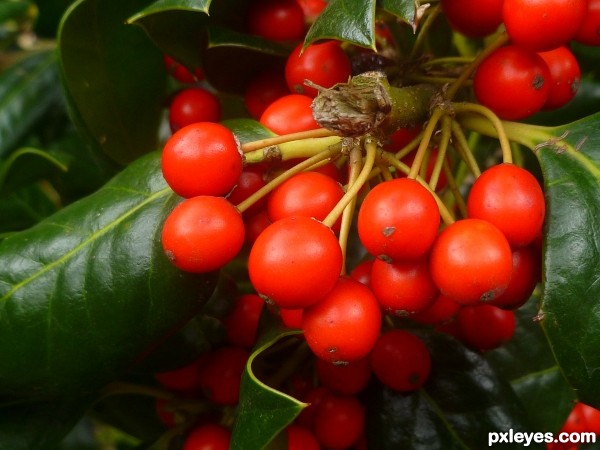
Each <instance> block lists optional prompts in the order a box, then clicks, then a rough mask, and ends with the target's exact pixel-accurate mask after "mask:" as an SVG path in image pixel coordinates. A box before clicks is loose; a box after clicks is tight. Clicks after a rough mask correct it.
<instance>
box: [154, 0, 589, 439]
mask: <svg viewBox="0 0 600 450" xmlns="http://www.w3.org/2000/svg"><path fill="white" fill-rule="evenodd" d="M533 3H535V2H528V1H525V0H504V1H501V0H498V1H496V2H481V1H479V2H477V1H475V2H474V1H469V0H461V1H456V0H454V1H445V0H442V2H441V4H442V7H443V10H444V12H445V14H446V16H447V18H448V21H449V23H450V24H451V26H452V27H454V28H455V29H456V30H457V31H459V32H461V33H464V34H466V35H468V36H475V37H482V36H487V35H488V34H490V33H492V32H494V31H496V30H497V29H498V27H500V26H501V24H504V26H505V27H506V30H507V33H508V36H509V39H510V40H511V43H510V44H509V45H506V46H503V47H500V48H499V49H497V50H496V51H494V52H493V53H491V54H489V55H488V56H487V57H486V59H485V60H484V61H483V62H482V63H481V64H480V66H479V69H478V70H477V72H476V73H475V75H474V92H475V95H476V97H477V98H478V100H479V102H480V103H481V104H483V105H484V106H488V107H489V108H490V109H492V110H493V111H494V112H495V113H496V114H497V115H498V116H500V117H501V118H505V119H522V118H524V117H527V116H529V115H531V114H533V113H535V112H537V111H539V110H540V109H542V108H556V107H559V106H562V105H564V104H565V103H566V102H567V101H568V100H570V99H571V98H572V97H573V96H574V94H575V92H576V89H577V85H578V82H579V68H578V66H577V62H576V60H575V59H574V57H572V54H571V53H570V51H569V50H568V47H567V44H568V42H569V41H570V40H573V39H578V40H581V41H582V42H586V40H587V41H588V42H589V40H590V39H592V38H591V37H590V36H589V33H590V32H589V31H586V30H588V29H589V28H590V26H589V25H587V24H586V21H589V20H596V21H597V18H596V14H595V13H594V14H592V13H590V14H588V15H587V16H593V19H589V18H585V17H587V16H586V11H588V8H589V11H595V9H594V8H595V5H596V3H598V2H596V1H594V0H589V1H585V0H581V1H575V2H570V3H569V4H571V3H573V4H577V7H572V8H571V7H570V6H569V7H566V6H563V7H562V12H560V11H558V12H557V14H558V17H560V21H561V27H559V28H561V30H563V29H564V28H571V31H569V32H568V33H567V32H566V31H565V32H564V33H561V37H560V38H559V37H557V36H558V34H557V33H555V29H554V28H553V26H549V25H544V26H543V27H541V28H540V27H537V26H536V23H533V22H531V20H535V17H536V15H535V11H533V10H532V11H531V12H530V13H526V14H524V15H518V16H517V14H516V12H515V11H519V13H521V12H522V10H523V9H524V8H526V7H530V4H533ZM558 3H560V2H558ZM563 3H564V2H563ZM256 5H257V6H256V8H255V9H252V10H251V11H250V12H249V14H248V18H247V27H248V31H249V32H250V33H253V34H256V35H260V36H261V37H263V38H266V39H271V40H274V41H279V42H288V43H289V42H296V41H301V40H302V39H303V37H304V36H305V33H306V24H307V23H308V22H310V21H311V20H314V17H315V16H316V15H317V14H318V12H319V11H320V9H322V8H323V7H324V6H325V3H323V2H322V1H314V2H309V1H300V0H297V1H296V0H277V1H275V0H265V1H263V2H257V3H256ZM315 5H316V7H315ZM476 8H478V9H476ZM466 9H468V10H471V11H475V10H477V11H479V9H481V11H479V12H478V13H473V14H464V11H465V10H466ZM307 11H308V12H307ZM582 11H583V12H582ZM492 12H493V14H492ZM552 12H554V11H552ZM567 13H569V14H579V15H578V16H577V17H575V16H573V20H570V19H565V14H567ZM568 17H569V18H570V17H571V15H569V16H568ZM473 19H475V20H476V22H474V21H473ZM526 19H527V20H526ZM540 20H541V19H540ZM543 20H551V18H550V19H549V18H547V17H544V19H543ZM557 20H558V19H557ZM278 21H281V22H278ZM527 21H529V22H527ZM566 21H568V22H569V25H571V24H575V23H577V25H576V26H575V25H573V27H565V26H562V25H564V22H566ZM544 23H546V22H544ZM276 24H277V25H276ZM556 27H558V25H556ZM596 28H597V27H596ZM596 28H595V29H596ZM527 30H529V31H528V33H527V32H525V31H527ZM544 30H548V33H542V31H544ZM563 31H564V30H563ZM528 34H529V35H531V36H534V37H535V38H536V39H537V40H536V41H528V38H527V36H528ZM545 34H546V35H547V36H546V38H545V40H543V38H542V37H541V36H544V35H545ZM594 39H596V40H597V36H596V37H595V38H594ZM541 40H543V42H542V41H541ZM594 44H595V45H596V44H598V43H597V42H594ZM301 50H302V43H301V42H299V43H298V44H297V45H296V46H295V48H294V49H293V50H292V51H291V52H290V55H289V57H288V59H287V62H286V64H285V67H284V68H280V69H274V68H269V69H268V70H266V71H265V72H262V73H259V74H256V77H255V78H254V79H253V80H252V81H251V82H250V83H249V84H248V86H247V89H246V91H245V96H244V100H245V105H246V108H247V110H248V115H249V116H251V117H253V118H254V119H256V120H257V121H259V122H260V123H261V124H262V125H263V126H264V127H266V128H267V129H268V130H270V131H271V132H273V133H274V134H276V135H285V134H289V133H295V132H299V131H308V130H313V129H317V128H319V125H318V124H317V123H316V122H315V120H314V118H313V115H312V110H311V105H312V102H313V99H314V98H315V97H316V96H317V94H318V92H317V91H316V90H315V89H314V88H313V87H311V86H307V85H306V84H305V83H304V81H305V80H307V79H308V80H311V81H312V82H313V83H315V84H316V85H319V86H322V87H331V86H333V85H335V84H336V83H341V82H346V81H347V80H348V77H350V76H351V75H352V64H351V61H350V58H349V57H348V55H347V52H346V51H345V50H344V49H343V48H342V46H341V45H340V43H338V42H335V41H328V42H323V43H317V44H312V45H309V46H308V47H306V48H305V49H304V50H303V51H301ZM567 53H568V55H567ZM573 61H574V62H573ZM167 62H168V65H167V67H168V68H169V71H170V73H172V74H173V75H174V76H175V77H177V79H178V80H179V81H181V82H182V83H195V84H194V86H188V87H186V88H184V89H182V90H181V91H180V92H179V93H178V94H177V95H176V96H175V97H174V98H173V100H172V103H171V104H170V124H171V130H172V132H173V134H172V136H171V137H170V138H169V139H168V140H167V142H166V144H165V146H164V149H163V154H162V171H163V175H164V178H165V180H166V181H167V183H168V184H169V186H170V187H171V188H172V190H173V191H174V192H175V193H176V194H178V195H179V196H180V197H182V198H183V201H181V202H180V203H179V204H178V205H177V206H176V207H175V208H174V209H173V211H172V212H171V213H170V214H169V216H168V217H167V219H166V221H165V223H164V227H163V231H162V245H163V247H164V250H165V253H166V255H167V256H168V258H169V259H170V260H171V261H172V262H173V264H174V265H176V266H177V267H179V268H180V269H182V270H185V271H189V272H195V273H206V272H211V271H217V270H219V269H222V268H223V267H225V266H226V265H227V264H229V263H230V262H231V261H232V260H234V259H235V258H236V257H238V256H239V255H242V256H243V258H245V261H244V262H245V263H246V264H247V274H248V277H249V280H250V282H251V286H252V292H246V293H244V294H242V295H239V296H238V298H237V299H236V302H235V306H234V310H233V311H231V313H230V314H229V315H228V317H227V318H225V319H224V320H223V323H224V325H225V327H226V330H227V337H228V339H227V345H224V346H222V347H219V348H218V349H215V350H213V351H211V352H209V354H207V355H204V356H203V357H202V358H201V359H199V360H198V361H195V362H194V363H193V364H191V365H189V366H186V367H184V368H182V369H179V370H176V371H172V372H167V373H163V374H157V380H158V381H159V382H160V383H161V384H162V385H163V386H165V387H166V388H168V389H171V390H173V391H175V392H177V393H178V394H180V395H182V396H184V397H185V396H189V395H192V396H194V397H197V396H203V397H205V398H206V399H207V400H209V401H210V402H212V403H213V404H215V405H218V406H222V407H227V406H233V405H235V404H237V401H238V396H239V388H240V386H239V383H240V379H241V376H242V372H243V371H244V367H245V365H246V363H247V361H248V358H249V357H250V351H251V348H252V346H253V345H254V343H255V339H256V330H257V327H258V321H259V318H260V316H261V314H265V313H267V314H275V315H277V316H278V317H279V318H280V319H281V322H282V323H283V325H285V326H287V327H290V328H297V329H300V330H302V339H304V341H305V343H306V345H307V346H308V347H309V349H310V350H311V352H312V354H314V355H315V356H316V358H315V359H314V368H315V371H316V373H317V375H318V377H317V378H318V383H316V386H315V385H314V383H313V384H310V383H309V384H308V385H304V387H303V388H298V387H296V388H295V389H290V394H292V395H295V396H296V397H297V398H299V399H300V400H302V401H306V402H307V403H309V404H310V405H311V406H310V407H308V408H306V409H305V410H304V411H303V412H302V414H301V415H300V416H299V417H298V418H297V420H296V421H295V422H294V423H293V424H291V425H290V426H289V427H288V428H287V429H286V432H287V434H288V442H289V448H290V449H292V448H308V449H318V448H320V447H325V448H329V449H344V448H350V447H352V446H354V448H357V449H360V448H365V445H366V444H365V442H364V433H363V430H364V423H365V411H364V406H363V405H362V404H361V402H360V400H359V396H358V394H359V393H360V392H361V391H362V390H363V389H365V387H366V386H367V384H368V383H369V381H370V380H371V379H372V378H375V379H376V380H377V381H378V382H380V383H381V384H383V385H385V386H386V387H388V388H389V389H392V390H395V391H398V392H411V391H414V390H416V389H419V388H420V387H421V386H422V385H423V384H424V383H425V382H426V381H427V378H428V376H429V374H430V370H431V364H432V361H431V357H430V354H429V350H428V348H427V346H426V344H425V342H424V341H423V340H422V339H421V338H420V337H418V334H417V333H414V332H411V331H408V330H406V329H400V328H396V327H393V326H390V323H393V320H390V321H389V323H388V322H386V321H385V320H384V319H388V318H390V319H394V320H395V319H397V318H402V319H408V320H410V321H413V322H415V323H417V324H419V325H421V326H423V325H424V326H426V327H435V328H436V329H437V330H440V331H443V332H448V333H451V334H452V335H454V336H455V337H457V338H458V339H460V340H462V341H463V342H464V343H465V344H466V345H467V346H469V347H471V348H473V349H475V350H479V351H486V350H490V349H494V348H496V347H498V346H499V345H501V344H502V343H504V342H506V341H508V340H509V339H510V338H511V337H512V335H513V332H514V330H515V316H514V310H516V309H517V308H519V307H521V306H522V305H523V304H524V303H525V302H526V301H527V300H528V299H529V298H530V296H531V294H532V293H533V291H534V289H535V287H536V285H537V283H538V282H539V281H540V275H541V233H542V227H543V223H544V216H545V198H544V192H543V190H542V187H541V186H540V184H539V182H538V180H537V179H536V178H535V177H534V176H533V175H532V174H531V173H530V172H528V171H527V170H525V169H523V168H521V167H519V166H517V165H515V164H512V163H503V164H497V165H494V166H492V167H490V168H489V169H487V170H485V171H484V172H483V173H482V174H481V175H480V176H479V177H477V179H476V180H475V182H474V183H473V184H472V186H471V187H470V190H469V193H468V197H467V202H466V205H465V206H466V212H467V214H466V215H465V217H464V218H462V219H459V220H456V221H454V222H452V223H446V224H445V225H442V221H441V217H440V205H439V201H440V200H439V197H437V196H436V194H435V192H437V191H439V190H441V189H444V187H445V180H443V179H441V178H440V180H439V182H438V184H437V186H436V188H435V189H433V190H432V189H431V187H430V186H427V184H426V183H424V182H422V180H421V179H417V178H415V177H411V178H405V177H400V176H399V175H398V174H395V175H392V176H390V177H388V178H385V177H383V178H376V179H374V180H373V181H372V182H370V183H368V184H367V186H366V188H365V189H363V190H361V193H360V195H359V196H358V203H357V205H358V213H357V215H356V232H357V235H358V238H359V241H360V244H361V246H362V248H363V250H364V258H363V259H362V262H360V263H359V264H357V265H356V266H355V267H352V268H351V269H352V270H350V271H349V273H348V274H346V271H345V269H346V268H345V264H346V262H347V261H346V256H345V254H344V250H343V249H342V246H341V245H340V240H339V234H340V227H341V224H340V220H337V221H335V222H334V223H331V224H330V225H327V224H326V223H324V222H325V219H326V218H327V217H328V216H329V213H330V212H331V211H332V210H333V209H334V208H335V207H336V205H338V204H339V202H340V201H341V200H342V199H343V197H344V195H345V192H346V189H347V187H348V185H347V183H348V179H347V178H348V176H347V174H346V173H344V171H343V170H342V167H341V166H342V165H341V164H339V165H338V164H336V163H335V162H328V163H327V164H324V165H322V166H320V167H319V168H314V169H311V170H308V171H303V172H300V173H297V174H295V175H293V176H291V177H289V178H287V179H286V180H285V181H284V182H282V183H281V184H279V185H278V186H277V187H275V188H274V189H273V190H270V191H268V192H266V193H265V195H262V196H261V197H260V198H256V199H254V201H253V202H252V204H251V205H247V206H246V207H245V208H243V210H240V209H239V208H238V205H240V204H242V203H243V202H244V201H245V200H246V199H248V198H250V197H251V196H254V195H255V194H256V193H257V192H259V191H260V190H261V189H262V188H263V187H265V186H266V185H267V183H268V181H269V180H270V179H272V177H273V176H274V175H273V173H274V172H275V173H277V172H280V171H285V170H286V169H287V168H288V167H289V166H288V165H286V163H279V164H271V165H266V164H256V165H246V164H245V163H244V155H243V153H242V150H241V145H240V143H239V142H238V139H237V138H236V136H235V134H234V133H233V132H232V131H231V130H230V129H228V128H227V127H225V126H224V125H221V124H219V123H217V122H218V121H219V120H220V119H221V108H220V104H219V100H218V98H217V96H216V95H215V94H213V93H211V92H210V89H208V88H205V87H200V86H199V85H198V82H199V81H202V77H203V76H202V73H201V72H196V73H194V74H193V75H192V74H191V73H190V72H189V71H186V70H185V69H183V68H182V66H180V65H178V64H177V63H175V62H173V61H172V60H167ZM567 63H568V64H570V66H569V67H566V64H567ZM501 69H502V70H501ZM523 80H524V81H523ZM490 84H492V85H493V88H490ZM509 93H510V95H509ZM490 95H491V97H490ZM514 96H516V97H517V99H518V100H514ZM418 131H419V130H416V131H415V130H399V131H398V134H395V135H393V136H391V138H390V142H386V143H385V144H384V146H385V148H386V149H387V148H391V147H394V148H402V147H403V146H404V145H405V142H404V141H402V143H398V142H395V141H394V140H395V136H397V135H399V134H403V133H407V135H409V136H410V139H412V138H413V137H414V136H415V135H416V134H417V133H418ZM436 151H437V150H436V149H432V150H431V153H430V155H431V157H432V158H431V159H432V160H433V161H435V159H436V156H435V154H436V153H435V152H436ZM411 156H412V155H411V154H409V155H408V157H411ZM295 162H297V161H292V163H295ZM434 191H435V192H434ZM246 258H247V259H246ZM265 305H267V306H268V307H265ZM159 407H160V409H159V411H161V416H162V417H163V418H164V420H165V421H166V422H167V423H171V424H172V421H173V416H172V415H169V414H167V415H165V414H164V412H165V411H164V403H161V404H159ZM175 409H177V408H175ZM206 436H209V437H208V438H207V437H206ZM203 439H209V440H210V439H213V440H214V442H219V444H215V445H217V447H215V448H223V449H225V448H228V446H229V439H230V431H229V429H228V428H226V427H223V426H222V425H219V424H217V423H216V422H215V421H214V420H212V419H211V420H207V421H205V422H203V423H202V424H201V425H199V426H198V427H196V428H195V429H193V430H192V431H191V432H190V433H189V434H188V437H187V441H186V444H185V445H186V446H184V449H186V450H188V449H189V450H191V449H193V448H196V447H195V446H198V444H197V443H198V442H206V441H202V440H203Z"/></svg>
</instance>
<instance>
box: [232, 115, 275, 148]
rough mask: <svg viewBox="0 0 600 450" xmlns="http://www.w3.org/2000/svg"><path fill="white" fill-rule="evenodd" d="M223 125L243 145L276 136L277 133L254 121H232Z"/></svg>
mask: <svg viewBox="0 0 600 450" xmlns="http://www.w3.org/2000/svg"><path fill="white" fill-rule="evenodd" d="M222 123H223V125H225V126H226V127H227V128H229V129H230V130H231V131H233V133H234V134H235V136H236V137H237V139H238V140H239V141H240V143H242V144H245V143H247V142H252V141H257V140H259V139H266V138H269V137H273V136H275V133H273V132H272V131H271V130H269V129H267V128H266V127H264V126H263V125H262V124H260V123H259V122H257V121H256V120H253V119H230V120H225V121H223V122H222Z"/></svg>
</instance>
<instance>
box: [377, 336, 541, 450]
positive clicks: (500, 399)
mask: <svg viewBox="0 0 600 450" xmlns="http://www.w3.org/2000/svg"><path fill="white" fill-rule="evenodd" d="M422 336H423V338H424V339H425V342H426V343H427V345H428V348H429V350H430V352H431V358H432V371H431V375H430V377H429V379H428V381H427V382H426V383H425V385H424V387H423V388H422V389H420V390H419V391H417V392H415V393H413V394H402V393H397V392H392V391H391V390H389V389H387V388H382V387H381V385H379V384H375V385H374V386H373V388H372V389H371V390H370V391H368V392H367V394H368V395H367V427H368V428H367V437H368V439H369V442H368V444H369V448H377V449H381V450H387V449H390V450H391V449H398V448H410V449H413V450H419V449H427V450H430V449H440V450H447V449H474V450H475V449H481V448H486V447H487V446H488V433H489V432H507V431H508V430H509V429H511V428H512V429H513V430H514V431H521V432H532V431H538V430H533V429H532V428H531V427H530V425H529V424H528V422H527V419H526V414H525V410H524V409H523V408H522V405H521V404H520V402H519V399H518V398H517V396H516V395H515V393H514V391H513V390H512V388H511V386H510V384H509V383H508V382H507V381H505V380H504V379H503V378H502V377H500V376H499V375H498V373H497V372H496V371H495V370H494V369H493V367H492V366H491V365H490V364H489V363H487V362H486V360H485V359H484V358H483V356H482V355H480V354H479V353H476V352H473V351H471V350H468V349H467V348H465V347H464V346H463V345H462V344H460V343H459V342H458V341H456V340H454V339H453V338H451V337H449V336H445V335H440V334H428V335H422ZM531 448H544V447H543V446H536V445H533V444H532V445H531Z"/></svg>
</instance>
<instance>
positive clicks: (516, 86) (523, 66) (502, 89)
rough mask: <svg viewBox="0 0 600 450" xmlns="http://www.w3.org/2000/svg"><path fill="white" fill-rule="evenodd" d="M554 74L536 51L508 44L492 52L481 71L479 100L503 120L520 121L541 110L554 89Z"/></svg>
mask: <svg viewBox="0 0 600 450" xmlns="http://www.w3.org/2000/svg"><path fill="white" fill-rule="evenodd" d="M550 79H551V78H550V71H549V69H548V66H547V65H546V63H545V62H544V60H543V59H542V57H541V56H539V55H538V54H537V53H535V52H534V51H533V50H528V49H526V48H522V47H518V46H516V45H507V46H505V47H501V48H499V49H497V50H496V51H494V52H492V53H491V54H490V55H489V56H488V57H487V58H486V59H485V60H484V61H483V62H482V63H481V64H480V65H479V67H478V68H477V71H476V72H475V75H474V77H473V89H474V91H475V96H476V97H477V100H478V101H479V102H480V103H481V104H482V105H484V106H487V107H488V108H490V109H491V110H492V111H494V112H495V113H496V114H497V115H498V116H499V117H500V118H501V119H508V120H520V119H525V118H526V117H529V116H531V115H533V114H535V113H536V112H538V111H540V110H541V109H542V107H543V106H544V104H545V103H546V100H547V99H548V92H549V89H550V83H551V82H550Z"/></svg>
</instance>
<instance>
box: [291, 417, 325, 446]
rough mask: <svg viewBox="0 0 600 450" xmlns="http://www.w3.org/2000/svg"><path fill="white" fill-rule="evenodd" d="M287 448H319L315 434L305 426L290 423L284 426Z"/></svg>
mask: <svg viewBox="0 0 600 450" xmlns="http://www.w3.org/2000/svg"><path fill="white" fill-rule="evenodd" d="M285 433H286V435H287V442H288V446H287V450H321V445H320V444H319V441H318V440H317V438H316V436H315V434H314V433H313V432H312V431H311V430H309V429H308V428H306V427H303V426H301V425H297V424H294V423H292V424H290V425H288V426H287V427H286V429H285Z"/></svg>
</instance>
